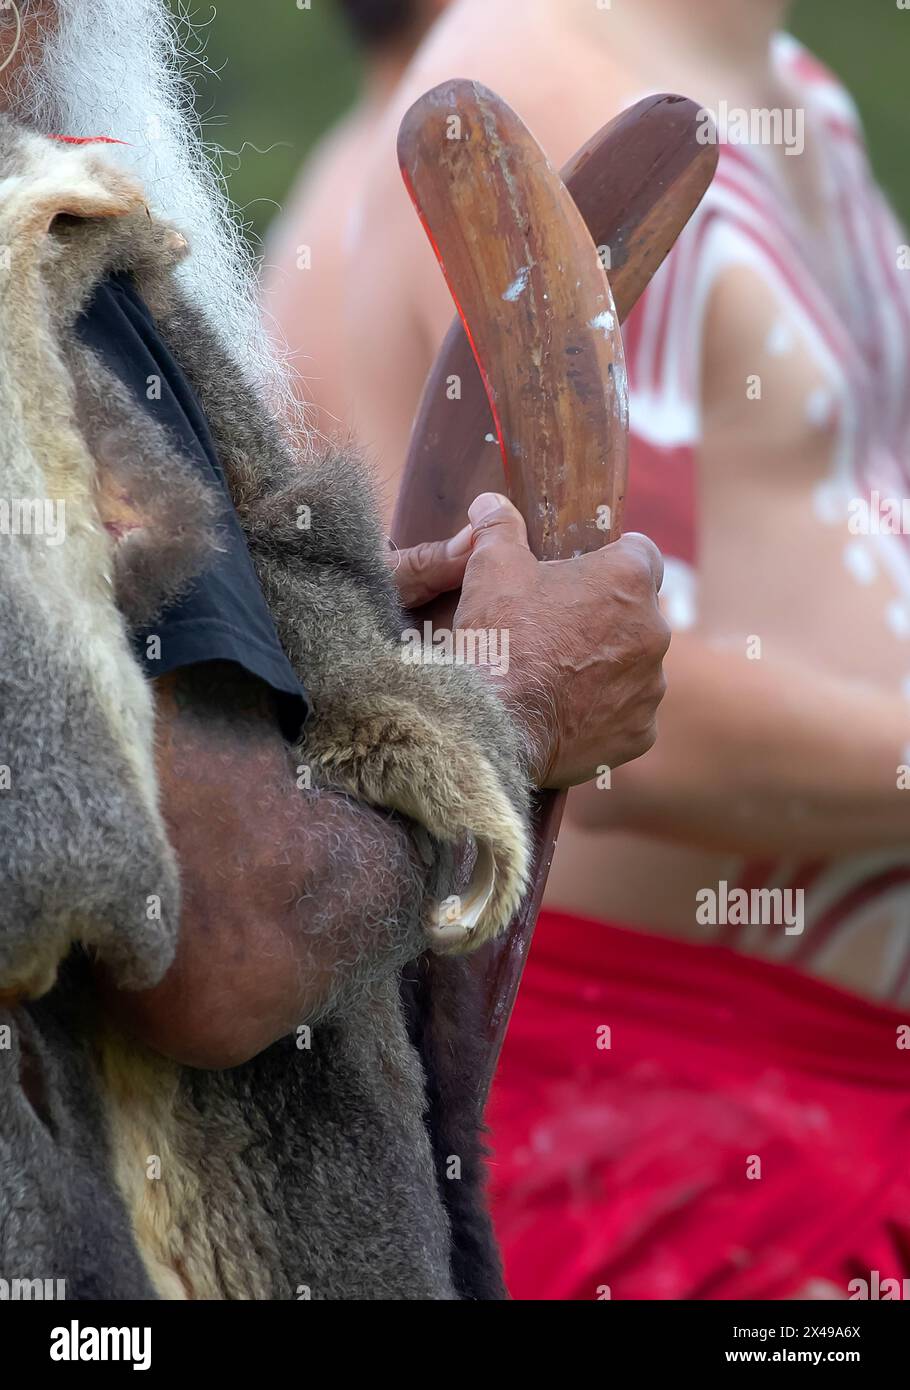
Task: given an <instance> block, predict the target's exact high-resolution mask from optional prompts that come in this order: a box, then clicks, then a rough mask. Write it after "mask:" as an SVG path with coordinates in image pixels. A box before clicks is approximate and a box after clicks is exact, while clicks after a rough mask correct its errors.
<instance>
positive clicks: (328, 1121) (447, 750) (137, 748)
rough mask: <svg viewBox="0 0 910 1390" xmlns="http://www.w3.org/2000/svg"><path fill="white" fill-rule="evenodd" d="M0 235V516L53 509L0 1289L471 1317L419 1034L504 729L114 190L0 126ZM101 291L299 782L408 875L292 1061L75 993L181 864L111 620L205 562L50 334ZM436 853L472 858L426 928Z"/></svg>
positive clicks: (523, 849) (25, 760) (27, 574)
mask: <svg viewBox="0 0 910 1390" xmlns="http://www.w3.org/2000/svg"><path fill="white" fill-rule="evenodd" d="M4 247H5V248H8V250H7V257H8V264H7V267H6V269H5V270H0V430H2V434H0V496H5V497H8V498H10V499H13V498H16V499H57V500H58V501H59V500H64V501H65V505H66V513H65V520H66V539H65V543H64V544H61V545H59V546H49V545H47V544H45V543H44V542H43V540H42V538H40V537H35V536H22V535H17V536H15V537H8V538H7V537H0V542H2V544H3V564H2V567H0V609H2V611H0V771H3V772H4V773H5V781H4V782H3V783H0V999H2V998H3V997H4V996H5V997H6V998H7V1000H12V999H15V1000H17V1001H19V1000H21V999H23V998H25V999H28V1000H30V1001H31V1002H29V1003H27V1004H22V1003H18V1004H17V1006H16V1007H11V1008H9V1009H7V1010H6V1011H2V1010H0V1277H7V1276H10V1277H23V1276H25V1275H28V1276H29V1277H32V1278H55V1279H65V1280H66V1282H67V1294H68V1296H69V1297H71V1298H106V1299H116V1298H135V1297H155V1296H163V1297H170V1298H287V1299H294V1298H310V1297H311V1298H317V1299H335V1298H358V1299H360V1298H364V1299H370V1298H410V1299H426V1298H431V1299H437V1298H438V1299H448V1298H457V1297H496V1296H500V1295H501V1292H502V1288H501V1279H500V1276H499V1274H498V1266H497V1264H496V1258H495V1253H494V1250H493V1243H492V1237H491V1234H490V1228H489V1221H488V1218H487V1217H486V1215H485V1213H484V1212H483V1209H482V1203H481V1198H480V1188H481V1166H482V1165H481V1149H480V1140H479V1137H478V1130H479V1121H480V1115H479V1102H478V1100H477V1097H476V1095H475V1094H473V1092H472V1089H471V1078H470V1077H453V1076H451V1075H450V1074H449V1073H448V1072H447V1067H446V1056H447V1054H448V1052H449V1051H450V1049H449V1048H448V1046H447V1036H448V1034H447V1030H451V1029H454V1028H464V1027H465V1026H468V1027H470V1026H471V1016H470V1013H463V1012H462V1005H463V1004H464V1003H465V1001H466V1000H467V999H468V994H467V992H466V981H467V972H466V971H465V969H464V961H463V959H462V958H461V957H460V956H459V955H452V954H450V953H451V952H453V951H455V952H458V951H464V950H469V949H472V948H474V947H476V946H477V945H479V944H481V943H482V942H483V941H485V940H487V939H489V938H490V937H491V936H492V935H493V934H495V932H496V931H498V930H499V929H500V928H501V927H502V926H503V925H504V924H505V923H506V922H507V921H508V919H509V917H510V916H511V914H512V912H513V911H514V909H515V908H516V906H517V905H518V902H519V900H520V898H521V895H522V892H523V890H524V886H525V880H526V876H527V857H528V849H527V830H526V817H527V798H528V791H527V786H526V780H525V777H524V775H523V773H522V771H521V768H522V750H521V746H520V743H519V740H518V738H517V735H516V733H515V731H514V730H513V728H512V726H511V724H510V722H509V720H508V719H507V717H506V715H505V714H504V712H503V710H502V709H501V707H500V706H499V704H498V702H497V701H496V700H495V699H494V698H493V696H492V695H491V694H490V693H489V691H488V689H487V687H486V686H485V684H484V683H483V682H482V680H481V679H480V678H479V677H478V676H477V673H474V672H471V671H468V670H465V669H463V668H452V667H448V668H447V667H441V666H420V665H408V664H406V663H405V662H403V661H402V659H401V646H400V632H401V626H402V618H401V614H400V612H399V609H398V605H397V600H396V597H395V593H394V589H393V586H392V582H391V580H390V578H389V576H388V572H387V567H386V564H385V561H384V559H383V556H382V541H381V536H380V534H379V530H378V526H377V522H376V520H375V509H374V508H373V506H372V502H371V499H370V494H369V488H368V486H367V484H366V480H365V478H364V475H363V473H362V471H361V470H360V469H359V468H358V466H357V465H356V464H354V463H352V462H351V461H350V460H345V459H342V458H340V457H328V458H325V459H321V460H312V459H310V460H301V459H300V458H298V457H296V456H295V454H294V453H293V451H292V450H291V449H290V448H289V446H288V444H287V443H286V441H285V439H284V437H283V435H282V433H281V432H280V430H279V429H278V427H277V426H276V425H275V424H274V423H273V422H272V421H271V419H270V417H269V415H268V413H267V411H266V410H265V409H264V408H263V406H262V404H261V402H260V401H259V400H258V399H257V397H256V393H255V392H254V390H253V389H252V388H251V387H250V385H249V384H248V383H247V382H246V380H245V379H244V375H243V372H242V371H241V370H240V369H239V368H238V366H237V365H236V363H235V362H234V360H233V359H232V357H231V354H230V351H229V350H228V348H227V347H226V346H225V345H224V344H222V343H221V342H220V340H219V338H218V336H217V334H216V333H215V332H214V331H213V330H212V329H211V327H210V326H209V325H208V324H207V322H206V321H205V319H204V317H203V315H202V314H201V313H200V312H199V311H198V309H197V308H196V307H195V306H194V305H192V304H190V303H189V302H188V301H187V300H186V299H185V298H184V296H183V295H182V293H181V292H180V290H179V289H178V285H177V281H176V280H175V278H174V276H173V273H172V272H173V269H174V266H175V265H176V264H177V262H178V261H179V260H180V258H181V257H182V256H183V255H184V254H186V253H187V245H186V242H185V241H184V239H183V237H182V236H181V235H180V234H179V233H178V232H177V231H175V230H174V229H173V228H171V227H169V226H167V225H166V224H163V223H160V222H157V221H155V220H153V219H152V218H151V216H150V215H149V213H148V210H147V208H146V203H145V198H144V196H143V193H142V190H141V189H140V188H139V187H138V186H137V185H136V184H135V183H133V182H132V181H131V180H130V179H129V178H127V177H126V176H125V175H123V174H122V173H120V172H118V171H116V170H115V169H114V168H113V167H112V166H111V165H109V164H108V163H107V162H106V161H105V160H104V159H103V158H102V157H101V156H100V155H99V154H98V152H97V150H96V149H95V148H94V147H71V146H64V145H60V144H57V143H54V142H52V141H49V140H46V139H43V138H41V137H38V136H36V135H34V134H31V133H28V132H25V131H24V130H22V129H21V128H19V127H17V126H16V125H15V124H14V123H12V122H11V121H9V120H8V119H6V118H0V248H4ZM124 271H127V272H129V273H130V274H132V275H133V276H134V278H135V280H136V283H137V284H138V286H139V289H140V291H141V292H142V293H143V295H144V296H145V298H146V300H147V302H148V303H149V305H150V307H151V309H152V312H153V313H154V314H155V316H156V318H157V321H158V323H159V326H160V328H161V331H162V334H163V336H164V338H165V339H166V341H168V343H169V345H170V346H171V348H172V350H173V351H174V353H175V355H176V357H177V359H178V361H180V363H181V365H182V367H183V368H184V370H185V372H186V373H187V375H188V377H189V379H190V381H191V382H192V384H193V385H194V387H195V389H196V391H197V393H198V395H199V398H200V400H201V403H202V406H203V408H204V410H205V412H206V415H207V418H208V421H209V424H210V426H211V428H212V433H213V437H214V439H215V442H216V445H217V447H218V450H219V455H220V458H221V462H222V464H223V467H224V470H225V475H226V477H227V479H228V483H229V487H230V490H231V493H232V496H233V498H234V502H235V506H236V508H237V512H238V515H239V517H240V520H241V523H242V525H243V527H244V530H245V532H246V535H247V539H248V542H249V546H250V551H251V554H252V557H253V560H254V563H255V565H256V568H257V572H258V575H259V578H260V582H261V584H262V587H263V590H264V593H265V595H266V598H267V601H268V603H269V605H270V608H271V610H272V613H273V616H274V618H275V622H276V627H277V629H278V632H279V635H280V638H281V641H282V643H283V645H284V647H285V650H286V651H287V653H288V656H289V658H290V660H291V662H292V664H293V665H294V666H295V668H296V669H297V671H298V673H299V674H300V676H301V678H302V680H303V682H304V683H305V685H306V686H307V688H308V690H309V691H310V694H311V697H312V700H313V705H314V713H313V716H312V718H311V719H310V721H309V722H308V724H307V727H306V729H305V733H304V738H303V741H302V743H301V744H300V746H299V747H298V748H297V749H296V750H294V757H295V759H296V761H297V762H298V763H305V764H307V765H309V766H310V768H311V770H312V773H313V778H314V783H315V786H316V787H317V788H331V789H335V790H341V791H344V792H347V793H349V794H351V795H352V796H354V797H355V798H357V799H358V800H359V801H360V802H365V803H368V804H372V805H373V806H375V807H377V808H381V809H382V810H383V811H384V812H385V813H386V814H391V815H395V816H398V817H403V818H405V819H406V821H407V822H408V823H409V824H411V825H413V827H414V830H415V836H416V839H417V842H418V843H419V844H420V845H421V846H422V847H423V848H424V851H425V858H426V860H427V864H428V867H427V869H426V871H425V872H423V871H421V870H419V869H418V868H417V867H416V863H415V860H414V857H411V858H409V860H408V863H407V864H402V865H392V866H389V869H390V871H392V872H394V873H396V874H397V876H398V880H400V881H401V882H402V883H403V884H404V888H405V891H404V892H403V893H402V896H401V903H400V908H399V911H398V913H397V914H395V915H394V920H393V919H392V917H390V918H389V920H388V921H384V922H380V923H376V924H375V931H376V933H377V940H379V941H382V942H383V943H384V944H385V943H387V948H386V949H385V955H384V957H382V963H381V967H380V968H378V969H377V968H376V966H375V955H376V953H375V952H374V953H373V962H374V963H373V967H372V969H371V972H370V973H369V975H365V973H364V972H363V970H362V969H361V967H360V963H359V962H358V961H357V960H356V959H355V960H352V962H351V966H350V970H349V972H348V978H347V979H346V981H345V983H344V986H343V987H342V988H340V989H339V990H338V991H337V992H336V996H335V997H334V998H333V1000H332V1001H331V1004H330V1006H329V1007H328V1008H327V1009H326V1011H325V1013H324V1014H323V1015H321V1016H320V1018H318V1019H316V1020H315V1021H314V1023H313V1027H312V1032H311V1039H310V1046H309V1047H304V1048H301V1047H300V1046H298V1039H297V1038H295V1037H289V1038H287V1039H285V1040H284V1041H283V1042H280V1043H278V1044H276V1045H275V1046H273V1047H271V1048H269V1049H268V1050H267V1051H266V1052H264V1053H263V1054H261V1055H260V1056H259V1057H257V1058H256V1059H255V1060H254V1061H252V1062H250V1063H248V1064H246V1065H244V1066H240V1067H237V1068H234V1069H233V1070H230V1071H226V1072H196V1071H192V1070H190V1069H187V1068H182V1067H179V1066H177V1065H175V1064H173V1063H170V1062H167V1061H165V1060H163V1059H162V1058H160V1057H158V1056H157V1055H155V1054H152V1053H151V1052H149V1051H148V1050H146V1049H144V1048H142V1047H140V1046H139V1045H137V1044H135V1043H132V1042H130V1041H128V1040H127V1039H126V1038H125V1037H124V1036H122V1035H121V1034H120V1033H119V1032H118V1031H117V1030H116V1029H115V1028H114V1027H113V1026H112V1025H111V1024H110V1023H109V1022H106V1021H104V1020H102V1018H101V1017H100V1015H99V1012H98V1010H97V1008H96V1006H95V1001H94V996H93V992H92V986H91V970H90V968H89V965H90V962H89V957H90V956H95V957H99V958H101V959H102V960H104V962H105V963H106V964H107V965H108V966H109V968H110V969H111V971H112V972H113V973H114V975H115V977H116V978H118V980H119V981H120V983H121V984H122V985H124V986H125V987H141V986H145V985H150V984H152V983H154V982H156V981H157V980H159V979H160V978H161V976H162V975H163V973H164V972H165V970H166V969H167V967H168V964H169V963H170V961H171V959H172V957H173V951H174V942H175V937H176V933H177V930H178V923H179V913H180V900H179V880H178V874H177V865H176V860H175V856H174V852H173V849H172V847H171V846H170V844H169V843H168V839H167V835H166V833H165V829H164V825H163V821H162V818H161V814H160V810H159V805H158V789H157V785H156V779H155V773H154V765H153V758H152V747H153V733H154V728H153V707H152V702H151V698H150V692H149V688H148V686H147V684H146V682H145V679H144V677H143V676H142V674H141V672H140V670H139V667H138V665H137V663H136V661H135V659H134V657H133V654H132V651H131V648H130V642H129V632H130V628H131V627H133V626H135V627H139V626H147V625H148V624H149V622H150V621H151V620H152V619H153V617H154V614H155V613H156V612H158V611H160V610H161V608H162V606H163V605H164V604H166V603H167V602H169V601H171V600H172V599H173V598H174V597H175V596H176V595H177V594H179V592H180V591H181V590H182V589H183V587H184V586H185V585H186V584H187V583H188V582H189V580H190V579H192V577H193V576H194V575H195V574H196V573H198V572H199V569H200V567H201V566H202V565H204V564H205V562H206V557H207V555H208V553H209V551H210V547H211V544H212V541H211V530H210V523H211V519H212V516H213V507H212V502H211V499H210V497H209V495H208V494H207V492H206V489H205V487H204V485H202V484H201V483H200V482H199V481H198V480H197V479H196V478H195V477H194V476H193V475H192V474H191V473H190V472H189V470H188V469H187V467H186V466H185V465H184V463H183V461H182V460H181V459H180V457H179V456H178V455H177V454H176V453H175V451H174V449H173V447H172V446H171V443H170V441H169V439H168V438H167V436H166V435H165V434H164V432H163V431H162V430H161V429H160V427H159V426H158V424H157V423H156V422H155V421H154V420H153V419H151V418H150V416H149V415H148V413H147V412H146V411H144V410H143V409H142V407H141V406H140V405H139V404H138V403H137V402H135V401H134V400H133V399H132V398H131V397H130V396H129V395H128V393H127V392H126V390H125V389H124V388H123V387H122V386H121V385H120V384H119V383H118V382H117V381H115V380H114V378H113V377H112V376H110V374H109V373H108V372H107V370H106V369H105V367H104V366H103V364H102V363H101V362H100V361H99V360H98V359H97V358H96V357H95V356H94V355H93V354H92V353H91V352H90V351H89V350H88V349H87V348H85V347H83V346H81V345H80V344H79V343H78V341H77V339H76V337H75V335H74V333H73V325H74V323H75V320H76V318H77V316H78V314H79V312H80V311H81V309H82V308H83V307H84V306H85V304H86V303H87V302H88V300H89V298H90V296H91V294H92V292H93V290H94V289H95V287H96V286H97V285H98V283H99V282H100V281H101V279H102V278H103V277H104V276H106V275H108V274H110V273H113V272H124ZM124 492H125V493H128V495H129V498H130V505H131V506H132V507H133V509H134V510H136V511H138V512H139V513H140V514H141V516H142V518H143V524H142V526H140V527H138V528H134V529H131V530H128V531H127V532H125V534H124V535H123V536H121V537H118V534H117V528H116V526H108V527H106V526H105V525H104V524H103V519H104V518H105V516H108V517H109V516H110V515H111V514H112V512H113V514H114V515H116V500H117V497H118V496H119V495H120V494H121V493H124ZM301 518H305V519H306V521H305V524H301ZM316 794H318V792H317V793H316ZM466 839H473V841H474V843H475V844H476V847H477V853H476V860H477V866H478V867H477V870H476V871H475V875H474V877H473V878H472V881H471V883H470V884H469V885H468V886H467V888H466V889H465V890H464V892H463V894H462V897H461V900H460V901H461V902H462V904H463V906H462V908H461V909H459V907H458V902H459V899H458V897H457V895H456V897H455V899H454V901H455V903H456V906H455V908H454V909H453V907H452V898H451V894H452V892H453V886H454V885H453V879H452V874H453V869H452V865H453V863H454V862H455V856H454V855H453V852H452V849H453V846H455V845H456V844H457V843H458V842H459V841H463V840H466ZM427 847H429V851H428V852H427ZM478 884H479V887H478ZM443 899H449V901H448V905H447V907H446V909H445V910H442V909H440V907H439V904H440V902H442V900H443ZM382 934H384V935H382ZM428 946H432V947H434V948H435V949H436V951H438V952H440V953H443V954H437V955H434V956H432V957H428V956H427V955H426V951H427V947H428ZM444 953H449V954H444ZM379 954H380V956H382V953H381V952H380V953H379ZM402 971H403V972H404V980H403V981H402V979H401V975H402ZM430 979H432V980H433V982H434V983H433V985H432V987H431V988H429V989H428V988H427V987H426V986H427V981H428V980H430ZM415 982H416V988H415ZM409 1030H410V1034H409ZM421 1057H423V1058H424V1061H425V1063H426V1066H425V1065H424V1063H423V1062H422V1060H421ZM452 1158H455V1159H460V1160H461V1162H462V1165H463V1172H462V1174H461V1178H460V1179H459V1177H458V1176H457V1175H456V1176H454V1177H453V1175H452V1173H451V1172H450V1171H449V1169H450V1166H451V1164H450V1161H451V1159H452ZM456 1168H457V1165H456ZM459 1181H461V1182H462V1183H463V1185H462V1186H461V1187H458V1188H457V1195H455V1191H454V1190H453V1182H454V1183H455V1184H457V1183H458V1182H459Z"/></svg>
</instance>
